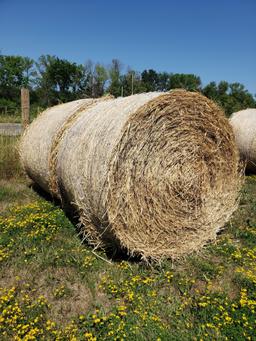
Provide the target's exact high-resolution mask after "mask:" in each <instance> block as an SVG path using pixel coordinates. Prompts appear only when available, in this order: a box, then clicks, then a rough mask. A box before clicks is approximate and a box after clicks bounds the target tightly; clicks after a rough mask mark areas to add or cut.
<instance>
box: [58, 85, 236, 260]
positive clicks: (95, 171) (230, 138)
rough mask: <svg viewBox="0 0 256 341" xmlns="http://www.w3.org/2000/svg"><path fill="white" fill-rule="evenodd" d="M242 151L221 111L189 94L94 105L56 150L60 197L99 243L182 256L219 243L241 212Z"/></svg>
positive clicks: (149, 254) (157, 256)
mask: <svg viewBox="0 0 256 341" xmlns="http://www.w3.org/2000/svg"><path fill="white" fill-rule="evenodd" d="M238 169H239V155H238V150H237V148H236V145H235V140H234V135H233V132H232V129H231V127H230V125H229V122H228V120H227V119H226V118H225V116H224V114H223V112H222V111H221V110H220V108H219V107H217V105H216V104H215V103H214V102H212V101H211V100H209V99H207V98H206V97H204V96H202V95H200V94H198V93H194V92H186V91H184V90H176V91H172V92H170V93H164V94H163V93H147V94H139V95H134V96H130V97H126V98H117V99H114V100H110V101H106V102H102V103H97V104H96V105H94V106H93V107H90V108H89V109H87V110H84V111H83V112H82V113H81V115H80V116H79V118H78V119H77V120H76V121H75V122H74V124H73V125H72V126H71V127H70V128H69V129H68V130H67V131H66V133H65V136H64V137H63V138H62V139H61V141H60V143H59V147H58V154H57V159H56V174H57V178H58V184H59V188H60V191H61V194H62V198H63V200H64V201H67V202H73V203H74V205H75V206H76V207H77V209H78V212H79V215H80V221H81V225H82V227H81V229H82V231H83V232H84V234H85V237H86V238H87V239H88V240H89V242H91V243H92V244H94V245H95V246H96V247H97V246H100V245H102V244H103V245H105V246H106V245H109V244H112V246H113V245H114V246H116V247H121V248H123V249H125V250H126V251H127V252H128V253H129V254H131V255H139V256H141V257H142V258H143V259H147V260H148V259H154V260H158V261H159V260H161V259H162V258H165V257H171V258H177V257H180V256H183V255H185V254H188V253H191V252H193V251H196V250H198V249H199V248H201V247H202V246H203V245H205V244H206V243H207V242H209V241H211V240H214V239H215V238H216V234H217V232H218V231H219V230H220V229H221V228H222V227H223V225H224V224H225V222H226V221H227V220H228V219H229V218H230V216H231V214H232V213H233V211H234V210H235V209H236V207H237V199H238V194H239V189H240V186H241V177H240V173H239V170H238Z"/></svg>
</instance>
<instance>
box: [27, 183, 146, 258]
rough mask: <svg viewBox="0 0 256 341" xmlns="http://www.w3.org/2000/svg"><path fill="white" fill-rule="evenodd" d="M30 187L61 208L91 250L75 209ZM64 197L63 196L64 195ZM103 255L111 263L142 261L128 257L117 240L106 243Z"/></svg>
mask: <svg viewBox="0 0 256 341" xmlns="http://www.w3.org/2000/svg"><path fill="white" fill-rule="evenodd" d="M30 187H31V188H32V189H33V190H34V191H35V192H36V193H37V194H38V195H39V196H40V197H41V198H43V199H44V200H46V201H48V202H51V203H53V204H54V205H55V206H57V207H59V208H61V209H62V210H63V212H64V214H65V216H66V217H67V218H68V219H69V221H70V222H71V223H72V224H73V225H74V227H75V229H76V231H77V234H78V236H79V238H80V240H81V242H82V243H83V244H85V245H87V246H88V247H90V248H92V246H91V245H90V244H89V243H87V241H86V240H85V239H84V238H82V234H81V233H80V232H81V230H80V228H79V225H80V221H79V215H78V213H77V211H76V210H75V208H74V207H73V206H72V205H70V204H68V203H67V202H68V201H65V203H64V202H62V201H61V200H60V199H58V198H56V197H53V196H52V195H51V194H49V193H48V192H46V191H45V190H44V189H42V188H41V187H40V186H39V185H38V184H36V183H32V184H31V185H30ZM64 196H65V195H64ZM104 253H105V255H106V257H107V258H108V259H110V260H111V261H113V262H117V263H118V262H122V261H129V262H131V263H139V262H141V261H142V259H141V257H140V256H136V255H135V256H130V255H129V253H128V251H127V249H124V248H123V247H121V246H120V244H119V242H118V241H117V240H113V243H112V245H111V244H110V243H109V240H108V243H107V247H106V248H105V249H104Z"/></svg>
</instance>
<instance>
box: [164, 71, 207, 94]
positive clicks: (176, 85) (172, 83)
mask: <svg viewBox="0 0 256 341" xmlns="http://www.w3.org/2000/svg"><path fill="white" fill-rule="evenodd" d="M169 89H186V90H188V91H200V90H201V79H200V77H198V76H195V75H192V74H184V73H174V74H171V75H170V79H169Z"/></svg>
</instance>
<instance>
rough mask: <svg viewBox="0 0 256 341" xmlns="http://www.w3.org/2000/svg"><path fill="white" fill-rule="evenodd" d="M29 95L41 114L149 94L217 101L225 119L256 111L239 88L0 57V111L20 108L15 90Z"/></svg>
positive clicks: (115, 66)
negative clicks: (79, 102)
mask: <svg viewBox="0 0 256 341" xmlns="http://www.w3.org/2000/svg"><path fill="white" fill-rule="evenodd" d="M21 87H27V88H29V90H30V96H31V104H32V106H33V105H34V106H40V107H42V108H45V107H49V106H52V105H55V104H58V103H63V102H68V101H72V100H76V99H80V98H91V97H93V98H97V97H101V96H104V95H105V94H111V95H113V96H115V97H119V96H129V95H131V94H135V93H141V92H148V91H168V90H171V89H176V88H184V89H186V90H189V91H200V92H201V93H203V94H204V95H205V96H207V97H208V98H211V99H213V100H214V101H216V102H217V103H218V104H219V105H220V106H222V108H223V109H224V110H225V112H226V114H227V115H230V114H231V113H232V112H235V111H238V110H241V109H245V108H249V107H251V108H254V107H256V97H255V95H252V94H251V93H249V92H248V91H247V90H246V88H245V87H244V85H243V84H240V83H228V82H226V81H221V82H219V83H218V84H217V83H216V82H210V83H209V84H207V85H206V86H203V85H202V82H201V79H200V77H199V76H197V75H194V74H181V73H170V72H157V71H155V70H153V69H149V70H144V71H142V72H138V71H135V70H133V69H131V68H127V70H126V71H125V72H123V66H122V64H121V62H120V61H119V60H118V59H113V60H112V62H111V64H110V65H108V66H104V65H103V64H100V63H93V62H92V61H90V60H89V61H87V62H85V64H83V65H82V64H77V63H74V62H70V61H68V60H66V59H61V58H58V57H56V56H51V55H42V56H41V57H39V59H38V60H37V61H34V60H32V59H30V58H28V57H22V56H8V55H2V54H0V107H3V106H8V107H11V108H19V106H20V88H21Z"/></svg>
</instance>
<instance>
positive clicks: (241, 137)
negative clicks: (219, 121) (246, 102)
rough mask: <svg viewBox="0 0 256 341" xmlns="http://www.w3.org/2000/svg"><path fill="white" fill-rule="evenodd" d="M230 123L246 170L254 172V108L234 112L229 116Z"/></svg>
mask: <svg viewBox="0 0 256 341" xmlns="http://www.w3.org/2000/svg"><path fill="white" fill-rule="evenodd" d="M230 123H231V125H232V127H233V130H234V133H235V138H236V143H237V146H238V148H239V151H240V155H241V158H242V159H243V160H245V161H246V168H247V170H248V171H251V172H253V173H256V109H245V110H241V111H238V112H235V113H234V114H232V115H231V117H230Z"/></svg>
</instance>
